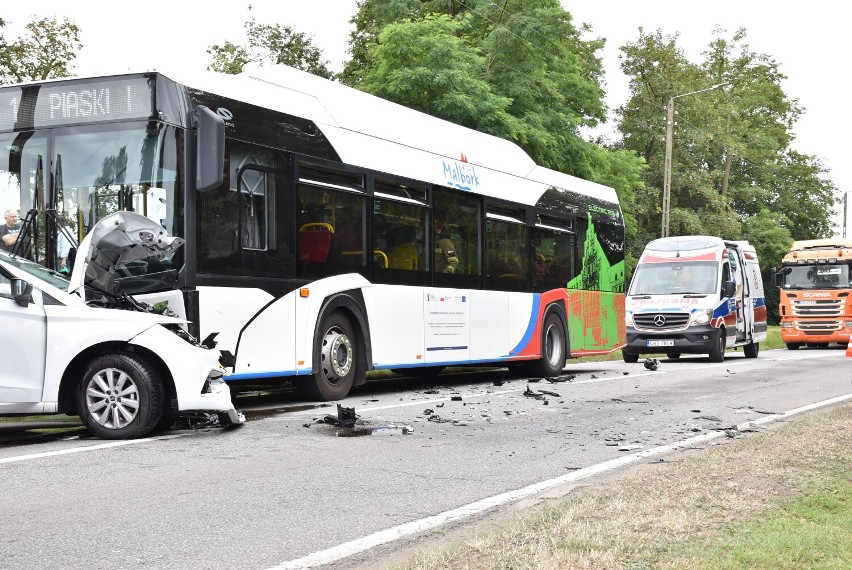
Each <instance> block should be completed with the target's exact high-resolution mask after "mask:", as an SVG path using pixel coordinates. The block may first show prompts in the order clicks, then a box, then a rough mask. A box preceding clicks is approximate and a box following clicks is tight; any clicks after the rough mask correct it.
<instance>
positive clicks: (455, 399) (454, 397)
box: [450, 396, 462, 402]
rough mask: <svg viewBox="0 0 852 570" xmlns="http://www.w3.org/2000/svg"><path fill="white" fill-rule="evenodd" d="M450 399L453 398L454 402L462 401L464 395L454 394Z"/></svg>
mask: <svg viewBox="0 0 852 570" xmlns="http://www.w3.org/2000/svg"><path fill="white" fill-rule="evenodd" d="M450 399H451V400H452V401H453V402H461V401H462V397H461V396H452V397H451V398H450Z"/></svg>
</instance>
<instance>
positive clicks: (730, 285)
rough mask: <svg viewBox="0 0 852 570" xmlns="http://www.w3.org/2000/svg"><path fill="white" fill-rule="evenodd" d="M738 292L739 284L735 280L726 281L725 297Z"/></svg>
mask: <svg viewBox="0 0 852 570" xmlns="http://www.w3.org/2000/svg"><path fill="white" fill-rule="evenodd" d="M736 292H737V284H736V283H734V282H733V281H725V297H733V296H734V293H736Z"/></svg>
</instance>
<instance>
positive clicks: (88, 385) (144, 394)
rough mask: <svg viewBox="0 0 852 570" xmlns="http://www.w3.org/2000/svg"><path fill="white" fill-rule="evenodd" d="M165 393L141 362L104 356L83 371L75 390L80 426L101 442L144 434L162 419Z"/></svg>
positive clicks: (145, 364)
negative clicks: (84, 427) (81, 424)
mask: <svg viewBox="0 0 852 570" xmlns="http://www.w3.org/2000/svg"><path fill="white" fill-rule="evenodd" d="M164 406H165V392H164V390H163V383H162V381H161V380H160V377H159V376H158V375H157V373H156V372H155V371H154V368H153V367H152V366H151V365H150V364H148V362H146V361H145V360H144V359H143V358H140V357H138V356H131V355H129V354H121V353H115V354H107V355H104V356H99V357H97V358H95V359H94V360H93V361H92V362H90V363H89V365H88V366H87V367H86V370H85V372H84V373H83V377H82V380H81V381H80V384H79V386H78V388H77V412H78V413H79V414H80V419H81V420H82V422H83V425H85V426H86V428H87V429H88V430H89V431H90V432H92V433H93V434H94V435H96V436H97V437H99V438H102V439H132V438H136V437H142V436H144V435H146V434H148V433H149V432H150V431H151V430H153V429H154V427H155V426H156V425H157V423H158V422H159V421H160V418H161V417H162V416H163V409H164Z"/></svg>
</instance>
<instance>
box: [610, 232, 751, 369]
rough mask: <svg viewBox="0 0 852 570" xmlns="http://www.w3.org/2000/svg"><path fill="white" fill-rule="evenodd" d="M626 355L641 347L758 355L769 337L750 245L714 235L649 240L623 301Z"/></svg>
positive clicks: (673, 354) (717, 357) (629, 358)
mask: <svg viewBox="0 0 852 570" xmlns="http://www.w3.org/2000/svg"><path fill="white" fill-rule="evenodd" d="M625 324H626V329H627V344H626V346H625V347H624V349H623V350H622V354H623V357H624V361H625V362H637V361H638V360H639V355H641V354H665V355H666V356H667V357H668V358H670V359H676V358H680V356H681V354H684V353H688V354H707V355H709V357H710V361H711V362H722V361H724V359H725V351H726V350H728V349H730V348H739V347H742V349H743V353H744V354H745V357H746V358H756V357H757V354H758V351H759V348H760V342H761V341H763V340H765V339H766V331H767V323H766V296H765V293H764V289H763V280H762V278H761V274H760V266H759V265H758V259H757V252H756V251H755V249H754V246H752V245H751V244H749V243H748V242H746V241H730V240H725V239H722V238H718V237H713V236H677V237H666V238H660V239H656V240H654V241H652V242H650V243H649V244H648V245H647V246H646V247H645V251H644V252H642V256H641V257H640V258H639V263H638V265H637V266H636V271H635V272H634V273H633V279H632V280H631V282H630V288H629V290H628V292H627V298H626V301H625Z"/></svg>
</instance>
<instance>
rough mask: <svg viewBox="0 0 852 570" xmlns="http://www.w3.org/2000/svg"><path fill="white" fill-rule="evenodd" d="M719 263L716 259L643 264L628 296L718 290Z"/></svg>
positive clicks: (631, 284)
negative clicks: (714, 260)
mask: <svg viewBox="0 0 852 570" xmlns="http://www.w3.org/2000/svg"><path fill="white" fill-rule="evenodd" d="M718 269H719V265H718V264H717V263H716V262H713V261H691V262H688V263H684V262H682V261H675V262H666V263H640V264H639V265H637V266H636V272H635V273H634V274H633V280H632V281H631V282H630V292H629V293H628V294H629V295H667V294H677V295H680V294H686V293H691V294H704V295H706V294H712V293H715V292H716V291H717V289H718V285H717V283H718V281H717V272H718Z"/></svg>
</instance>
